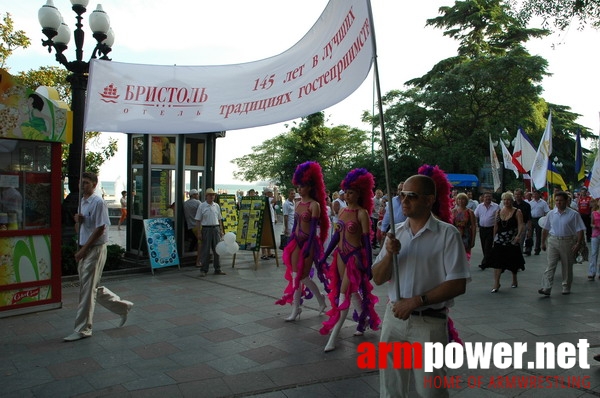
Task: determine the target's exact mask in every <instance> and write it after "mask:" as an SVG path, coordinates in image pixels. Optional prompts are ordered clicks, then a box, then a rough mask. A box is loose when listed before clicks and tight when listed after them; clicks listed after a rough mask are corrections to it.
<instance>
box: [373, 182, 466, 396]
mask: <svg viewBox="0 0 600 398" xmlns="http://www.w3.org/2000/svg"><path fill="white" fill-rule="evenodd" d="M403 189H404V190H403V191H401V192H400V193H399V196H400V198H401V201H402V210H403V212H404V214H405V215H406V217H407V219H406V221H405V222H403V223H399V224H397V226H396V228H395V232H396V236H395V237H393V236H392V235H391V233H390V234H388V237H387V239H386V241H385V243H384V245H383V248H382V249H381V252H380V253H379V255H378V256H377V258H376V259H375V262H374V264H373V267H372V269H373V281H374V282H375V283H376V284H377V285H381V284H384V283H386V282H390V283H389V284H388V297H389V304H388V305H387V306H386V312H385V317H384V320H383V326H382V329H381V335H380V341H381V342H408V343H415V342H418V343H421V344H424V343H425V342H440V343H442V344H447V343H448V316H447V308H448V307H451V306H452V305H453V304H454V301H453V299H454V297H456V296H459V295H461V294H464V293H465V290H466V284H467V279H468V278H469V277H470V273H469V268H468V263H467V257H466V255H465V249H464V247H463V244H462V241H461V237H460V234H459V232H458V230H457V229H456V228H455V227H454V226H453V225H451V224H448V223H445V222H443V221H440V220H438V219H437V218H436V217H434V216H433V214H432V212H431V210H432V208H433V205H434V203H435V202H436V189H435V182H434V181H433V180H432V179H431V178H430V177H427V176H424V175H415V176H412V177H410V178H409V179H408V180H406V182H405V183H404V188H403ZM394 257H396V259H397V265H398V266H397V267H396V266H395V265H394ZM393 360H394V353H393V352H389V353H388V355H387V366H385V367H384V366H380V371H379V380H380V383H379V385H380V397H407V396H408V394H409V380H410V378H411V373H412V374H413V375H414V378H415V388H416V390H417V393H418V394H419V395H420V396H429V395H427V394H428V393H429V392H430V391H427V390H426V387H425V383H424V379H425V378H426V377H427V378H429V377H433V378H436V377H439V378H441V379H443V378H444V377H445V375H446V369H445V367H443V366H442V367H441V368H440V369H435V370H434V371H433V372H430V373H425V372H424V371H423V369H417V368H415V369H410V367H409V368H408V369H405V368H403V367H399V368H398V367H395V366H393ZM437 392H438V393H440V394H439V396H444V393H446V395H445V396H447V391H437Z"/></svg>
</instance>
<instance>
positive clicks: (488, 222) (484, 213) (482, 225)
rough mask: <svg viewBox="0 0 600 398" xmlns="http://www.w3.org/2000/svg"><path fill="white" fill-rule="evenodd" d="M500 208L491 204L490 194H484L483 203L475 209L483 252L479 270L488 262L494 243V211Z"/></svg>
mask: <svg viewBox="0 0 600 398" xmlns="http://www.w3.org/2000/svg"><path fill="white" fill-rule="evenodd" d="M499 208H500V206H498V204H497V203H494V202H492V193H491V192H486V193H484V194H483V202H481V203H480V204H479V205H478V206H477V208H476V209H475V212H474V213H475V218H477V224H478V225H479V240H480V242H481V250H482V251H483V259H482V260H481V264H479V268H481V269H482V270H484V269H486V268H487V266H488V262H489V256H490V254H491V252H492V245H493V243H494V224H495V223H496V211H498V209H499Z"/></svg>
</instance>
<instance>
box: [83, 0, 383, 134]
mask: <svg viewBox="0 0 600 398" xmlns="http://www.w3.org/2000/svg"><path fill="white" fill-rule="evenodd" d="M369 8H370V2H369V1H368V0H331V1H330V2H329V3H328V4H327V7H326V8H325V10H324V11H323V13H322V14H321V16H320V17H319V19H318V21H317V22H316V23H315V25H313V27H312V29H311V30H310V31H309V32H308V33H307V34H306V35H305V36H304V37H303V38H302V39H301V40H300V41H299V42H298V43H297V44H296V45H294V46H293V47H292V48H290V49H289V50H287V51H285V52H284V53H282V54H279V55H276V56H274V57H271V58H267V59H263V60H260V61H256V62H249V63H245V64H236V65H220V66H160V65H141V64H125V63H118V62H109V61H100V60H97V59H94V60H92V62H91V64H90V75H89V81H88V91H87V104H86V113H85V125H84V128H85V130H86V131H101V132H123V133H152V134H184V133H201V132H218V131H226V130H235V129H242V128H249V127H256V126H264V125H268V124H273V123H278V122H283V121H286V120H291V119H295V118H298V117H303V116H308V115H310V114H312V113H315V112H320V111H322V110H323V109H326V108H328V107H330V106H332V105H334V104H336V103H338V102H340V101H342V100H343V99H344V98H346V97H348V96H349V95H350V94H351V93H352V92H354V91H355V90H356V89H357V88H358V87H359V86H360V85H361V83H362V82H363V80H364V79H365V78H366V77H367V75H368V74H369V70H370V68H371V64H372V61H373V54H374V49H373V43H372V24H371V21H370V10H369ZM257 45H261V44H260V43H257Z"/></svg>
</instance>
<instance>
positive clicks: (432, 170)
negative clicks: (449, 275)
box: [418, 164, 463, 344]
mask: <svg viewBox="0 0 600 398" xmlns="http://www.w3.org/2000/svg"><path fill="white" fill-rule="evenodd" d="M418 173H419V174H422V175H426V176H428V177H431V179H433V181H434V182H435V189H436V193H437V197H436V201H435V203H434V204H433V208H432V209H431V211H432V212H433V214H435V216H436V217H437V218H439V219H440V220H442V221H444V222H447V223H449V224H452V209H451V202H450V192H451V191H452V184H450V181H448V176H447V175H446V173H445V172H444V170H442V169H440V168H439V167H438V166H430V165H428V164H424V165H423V166H421V167H419V171H418ZM448 338H449V340H450V341H451V342H452V341H454V342H456V343H459V344H463V342H462V340H461V339H460V337H459V336H458V330H456V328H455V327H454V322H453V321H452V319H450V317H449V316H448Z"/></svg>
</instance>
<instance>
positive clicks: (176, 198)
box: [127, 134, 215, 256]
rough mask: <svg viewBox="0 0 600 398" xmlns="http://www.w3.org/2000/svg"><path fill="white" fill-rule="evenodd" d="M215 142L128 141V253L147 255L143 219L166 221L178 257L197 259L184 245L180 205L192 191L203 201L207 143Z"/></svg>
mask: <svg viewBox="0 0 600 398" xmlns="http://www.w3.org/2000/svg"><path fill="white" fill-rule="evenodd" d="M214 139H215V137H214V135H206V134H194V135H188V134H186V135H183V134H181V135H170V136H157V135H132V136H131V137H130V146H129V148H130V151H131V152H130V162H131V169H130V174H129V181H130V186H129V191H130V192H131V195H129V198H128V208H129V214H130V215H131V216H130V217H129V220H128V222H129V223H130V224H128V227H130V228H128V234H127V236H128V243H129V245H128V250H129V251H130V252H132V253H137V254H142V253H145V252H146V247H145V243H144V242H143V241H144V225H143V220H144V219H149V218H159V217H167V218H170V219H171V222H172V225H173V228H174V230H175V234H176V240H177V249H178V252H179V255H180V256H186V255H188V256H195V255H196V251H195V250H193V251H191V250H188V248H189V244H188V242H185V238H184V237H185V236H186V229H187V223H186V220H185V216H184V214H183V203H184V202H185V201H186V200H188V199H189V191H190V190H191V189H197V190H198V191H200V200H204V190H205V189H206V188H207V187H206V184H207V182H206V181H207V177H208V176H207V174H206V173H207V170H206V160H207V159H208V158H209V156H208V155H207V140H212V141H214ZM213 147H214V145H213ZM140 252H141V253H140Z"/></svg>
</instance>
